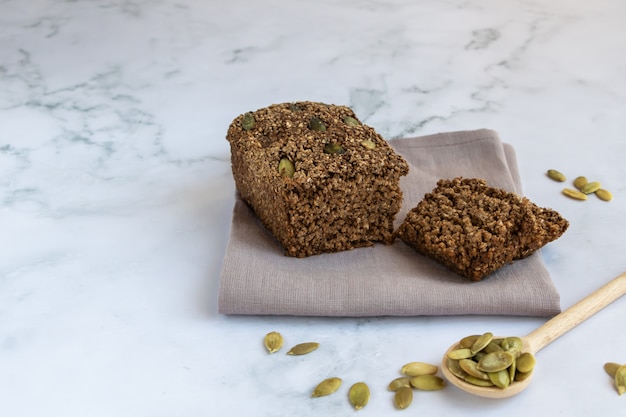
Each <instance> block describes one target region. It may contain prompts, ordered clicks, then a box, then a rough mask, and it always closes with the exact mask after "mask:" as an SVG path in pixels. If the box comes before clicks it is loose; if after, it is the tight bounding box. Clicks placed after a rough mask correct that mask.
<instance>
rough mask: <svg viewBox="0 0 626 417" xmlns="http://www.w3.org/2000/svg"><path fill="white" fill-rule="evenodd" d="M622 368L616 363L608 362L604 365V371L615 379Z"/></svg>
mask: <svg viewBox="0 0 626 417" xmlns="http://www.w3.org/2000/svg"><path fill="white" fill-rule="evenodd" d="M620 366H622V365H620V364H619V363H615V362H607V363H605V364H604V371H605V372H606V373H607V374H608V375H609V376H610V377H611V378H615V374H616V373H617V370H618V369H619V367H620Z"/></svg>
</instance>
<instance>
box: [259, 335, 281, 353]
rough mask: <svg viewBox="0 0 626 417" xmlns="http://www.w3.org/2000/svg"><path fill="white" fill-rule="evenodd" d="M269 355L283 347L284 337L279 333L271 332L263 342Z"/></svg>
mask: <svg viewBox="0 0 626 417" xmlns="http://www.w3.org/2000/svg"><path fill="white" fill-rule="evenodd" d="M263 342H264V344H265V348H266V349H267V350H268V351H269V353H275V352H278V351H279V350H280V348H282V347H283V336H282V335H281V334H280V333H278V332H269V333H268V334H266V335H265V338H264V340H263Z"/></svg>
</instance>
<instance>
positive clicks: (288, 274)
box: [218, 129, 560, 317]
mask: <svg viewBox="0 0 626 417" xmlns="http://www.w3.org/2000/svg"><path fill="white" fill-rule="evenodd" d="M389 143H390V144H391V146H392V147H393V148H394V149H395V150H396V151H397V152H398V153H399V154H401V155H402V156H403V157H404V158H405V159H406V161H407V162H408V163H409V174H408V175H407V176H406V177H403V178H402V180H401V184H400V185H401V188H402V190H403V193H404V201H403V205H402V210H401V211H400V212H399V213H398V216H397V217H396V226H397V225H399V224H400V223H401V222H402V221H403V220H404V217H405V216H406V213H407V212H408V211H409V210H410V209H411V208H413V207H414V206H415V205H417V203H418V202H419V201H420V200H421V199H422V198H423V197H424V194H426V193H428V192H430V191H431V190H432V189H433V188H435V186H436V183H437V180H439V179H441V178H454V177H459V176H462V177H467V178H484V179H485V180H487V183H488V185H490V186H493V187H499V188H503V189H506V190H508V191H513V192H516V193H518V194H520V195H521V194H522V187H521V183H520V177H519V174H518V168H517V164H516V159H515V152H514V150H513V148H512V147H511V146H510V145H508V144H503V143H501V142H500V139H499V137H498V135H497V133H496V132H494V131H491V130H486V129H482V130H475V131H462V132H453V133H442V134H437V135H430V136H422V137H417V138H410V139H396V140H391V141H390V142H389ZM218 304H219V306H218V310H219V312H220V313H221V314H246V315H298V316H344V317H367V316H370V317H371V316H420V315H469V314H484V315H516V316H552V315H555V314H557V313H559V312H560V306H559V294H558V292H557V290H556V288H555V287H554V285H553V283H552V281H551V279H550V276H549V274H548V272H547V270H546V269H545V266H544V264H543V260H542V258H541V255H540V253H539V252H537V253H535V254H533V255H532V256H530V257H528V258H526V259H523V260H519V261H516V262H514V263H513V264H510V265H507V266H504V267H502V268H501V269H499V270H498V271H496V272H495V273H494V274H492V275H490V276H489V277H487V278H486V279H484V280H483V281H480V282H470V281H469V280H467V279H466V278H463V277H461V276H459V275H457V274H455V273H454V272H451V271H449V270H448V269H447V268H445V267H443V266H441V265H440V264H438V263H436V262H434V261H432V260H431V259H429V258H426V257H424V256H422V255H419V254H417V253H416V252H415V251H414V250H413V249H411V248H409V247H408V246H406V245H405V244H404V243H403V242H402V241H400V240H397V241H396V242H395V243H394V244H392V245H384V244H376V245H374V246H373V247H368V248H359V249H354V250H351V251H346V252H339V253H332V254H322V255H316V256H312V257H308V258H301V259H300V258H291V257H287V256H285V255H284V254H283V250H282V248H281V247H280V245H279V244H278V242H277V241H276V240H274V238H273V237H272V235H271V234H270V233H269V232H268V231H267V230H266V229H265V228H264V227H263V226H262V225H261V223H260V222H259V221H258V219H257V217H256V216H255V214H254V212H253V211H252V210H251V209H250V208H249V207H248V206H247V205H246V204H245V203H244V202H243V201H242V200H241V199H240V198H239V197H236V198H235V206H234V211H233V218H232V227H231V234H230V240H229V242H228V245H227V248H226V255H225V258H224V263H223V266H222V273H221V278H220V288H219V303H218Z"/></svg>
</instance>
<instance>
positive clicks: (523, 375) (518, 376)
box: [515, 371, 533, 382]
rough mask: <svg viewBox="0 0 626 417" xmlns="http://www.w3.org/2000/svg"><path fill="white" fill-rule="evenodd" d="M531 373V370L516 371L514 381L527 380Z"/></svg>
mask: <svg viewBox="0 0 626 417" xmlns="http://www.w3.org/2000/svg"><path fill="white" fill-rule="evenodd" d="M532 374H533V372H532V371H530V372H516V373H515V381H516V382H522V381H525V380H527V379H528V378H530V376H531V375H532Z"/></svg>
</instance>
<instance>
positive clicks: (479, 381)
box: [463, 375, 493, 387]
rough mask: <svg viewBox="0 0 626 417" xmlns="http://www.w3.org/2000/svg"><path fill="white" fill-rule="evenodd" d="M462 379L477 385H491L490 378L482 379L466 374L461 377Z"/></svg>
mask: <svg viewBox="0 0 626 417" xmlns="http://www.w3.org/2000/svg"><path fill="white" fill-rule="evenodd" d="M463 380H464V381H465V382H467V383H469V384H472V385H476V386H477V387H493V382H491V380H484V379H480V378H476V377H475V376H471V375H467V376H466V377H465V378H463Z"/></svg>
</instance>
